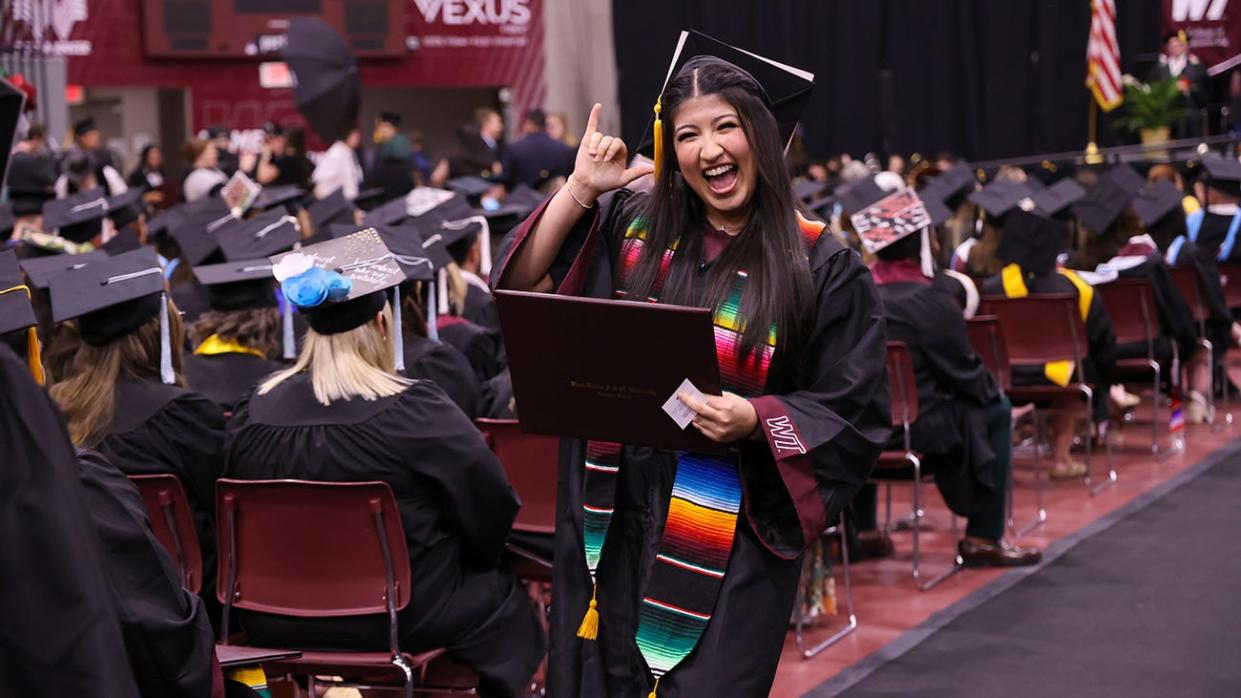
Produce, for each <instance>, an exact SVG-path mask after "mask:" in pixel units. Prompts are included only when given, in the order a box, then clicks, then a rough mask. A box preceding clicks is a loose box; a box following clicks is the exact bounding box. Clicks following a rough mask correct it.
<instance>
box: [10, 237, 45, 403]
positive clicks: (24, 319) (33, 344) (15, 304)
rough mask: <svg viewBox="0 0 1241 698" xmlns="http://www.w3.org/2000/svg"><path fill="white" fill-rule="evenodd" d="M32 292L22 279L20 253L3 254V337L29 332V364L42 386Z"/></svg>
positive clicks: (41, 367) (41, 366)
mask: <svg viewBox="0 0 1241 698" xmlns="http://www.w3.org/2000/svg"><path fill="white" fill-rule="evenodd" d="M33 295H34V294H33V292H32V291H31V289H30V287H29V286H27V285H26V282H25V279H23V278H22V270H21V267H19V266H18V264H17V254H16V253H15V252H13V251H12V250H4V251H3V252H0V335H6V334H9V333H10V332H19V331H21V330H25V331H26V337H25V340H26V362H27V364H28V365H29V366H30V372H31V373H32V374H34V378H35V380H36V381H38V382H39V384H40V385H42V384H43V361H42V357H41V356H40V353H39V334H38V330H37V329H36V327H37V325H38V320H37V319H36V318H35V314H34V304H33V303H32V302H31V298H32V297H33Z"/></svg>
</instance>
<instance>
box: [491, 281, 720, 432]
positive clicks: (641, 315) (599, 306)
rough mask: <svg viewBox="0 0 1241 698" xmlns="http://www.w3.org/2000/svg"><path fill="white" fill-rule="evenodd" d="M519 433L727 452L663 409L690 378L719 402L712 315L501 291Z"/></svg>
mask: <svg viewBox="0 0 1241 698" xmlns="http://www.w3.org/2000/svg"><path fill="white" fill-rule="evenodd" d="M495 296H496V305H497V306H498V308H499V311H500V325H501V328H502V330H503V333H504V346H505V349H506V350H507V352H508V360H509V369H510V371H511V373H512V378H513V395H514V398H515V399H516V402H517V415H518V419H519V420H520V422H521V428H522V431H525V432H528V433H531V434H548V435H552V436H562V437H568V438H580V439H597V440H600V441H618V442H621V443H625V444H630V445H634V446H649V447H651V448H660V449H667V450H686V451H695V452H698V453H722V452H724V451H725V450H726V447H725V446H723V445H721V444H717V443H715V442H713V441H711V440H710V439H708V438H707V437H705V436H703V435H702V434H701V433H700V432H699V431H698V430H697V429H695V428H694V427H693V426H692V425H691V426H688V427H686V428H685V429H684V430H682V429H681V428H680V427H678V426H677V424H676V422H674V421H673V420H672V418H671V417H669V416H668V414H667V413H666V412H664V410H663V404H664V402H665V401H667V399H668V398H669V397H671V396H672V394H673V393H674V392H675V391H676V390H677V388H678V387H679V386H680V385H681V382H682V381H684V380H685V379H689V381H690V382H691V383H693V384H694V386H695V387H697V388H698V389H699V390H701V391H702V392H703V393H705V394H708V395H719V394H720V371H719V366H718V364H717V363H716V357H715V330H714V328H713V325H712V321H711V312H710V311H709V310H707V309H705V308H688V307H684V306H675V305H657V304H655V303H634V302H631V301H611V300H600V299H597V298H578V297H573V296H557V295H550V294H544V293H524V292H519V291H496V294H495Z"/></svg>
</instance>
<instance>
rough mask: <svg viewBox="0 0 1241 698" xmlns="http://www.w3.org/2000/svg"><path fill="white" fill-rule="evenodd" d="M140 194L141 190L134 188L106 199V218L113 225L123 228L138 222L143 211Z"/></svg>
mask: <svg viewBox="0 0 1241 698" xmlns="http://www.w3.org/2000/svg"><path fill="white" fill-rule="evenodd" d="M142 194H143V190H142V189H140V188H137V187H135V188H133V189H130V190H129V191H127V192H125V193H124V194H118V195H116V196H109V197H108V218H111V219H112V224H113V225H115V226H116V227H117V228H124V227H125V226H127V225H129V224H130V223H133V222H134V221H136V220H138V216H140V215H142V212H143V210H144V205H143V202H142Z"/></svg>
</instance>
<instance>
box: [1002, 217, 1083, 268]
mask: <svg viewBox="0 0 1241 698" xmlns="http://www.w3.org/2000/svg"><path fill="white" fill-rule="evenodd" d="M1067 229H1068V226H1067V225H1065V224H1064V222H1062V221H1059V220H1056V219H1054V218H1048V217H1046V216H1040V215H1038V214H1035V213H1029V212H1027V211H1022V210H1020V209H1017V210H1014V211H1013V212H1012V213H1011V214H1010V215H1008V216H1007V217H1006V218H1005V219H1004V234H1003V235H1001V236H1000V244H999V247H997V248H996V252H995V255H996V257H998V258H999V259H1000V260H1001V261H1003V262H1006V263H1010V264H1016V265H1018V266H1020V267H1021V269H1022V271H1025V272H1028V273H1031V274H1034V275H1035V276H1046V275H1047V274H1050V273H1051V272H1052V271H1053V270H1054V269H1055V268H1056V255H1057V254H1059V252H1060V242H1061V240H1062V239H1063V238H1064V234H1065V231H1066V230H1067Z"/></svg>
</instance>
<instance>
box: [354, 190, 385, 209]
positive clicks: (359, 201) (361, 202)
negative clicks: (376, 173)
mask: <svg viewBox="0 0 1241 698" xmlns="http://www.w3.org/2000/svg"><path fill="white" fill-rule="evenodd" d="M383 195H384V189H383V187H371V188H370V189H363V190H362V191H360V192H358V198H356V199H354V200H353V204H354V205H355V206H357V207H358V208H360V209H362V210H364V211H369V210H371V209H372V208H374V207H375V206H377V205H378V204H379V203H380V202H381V201H382V200H383Z"/></svg>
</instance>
